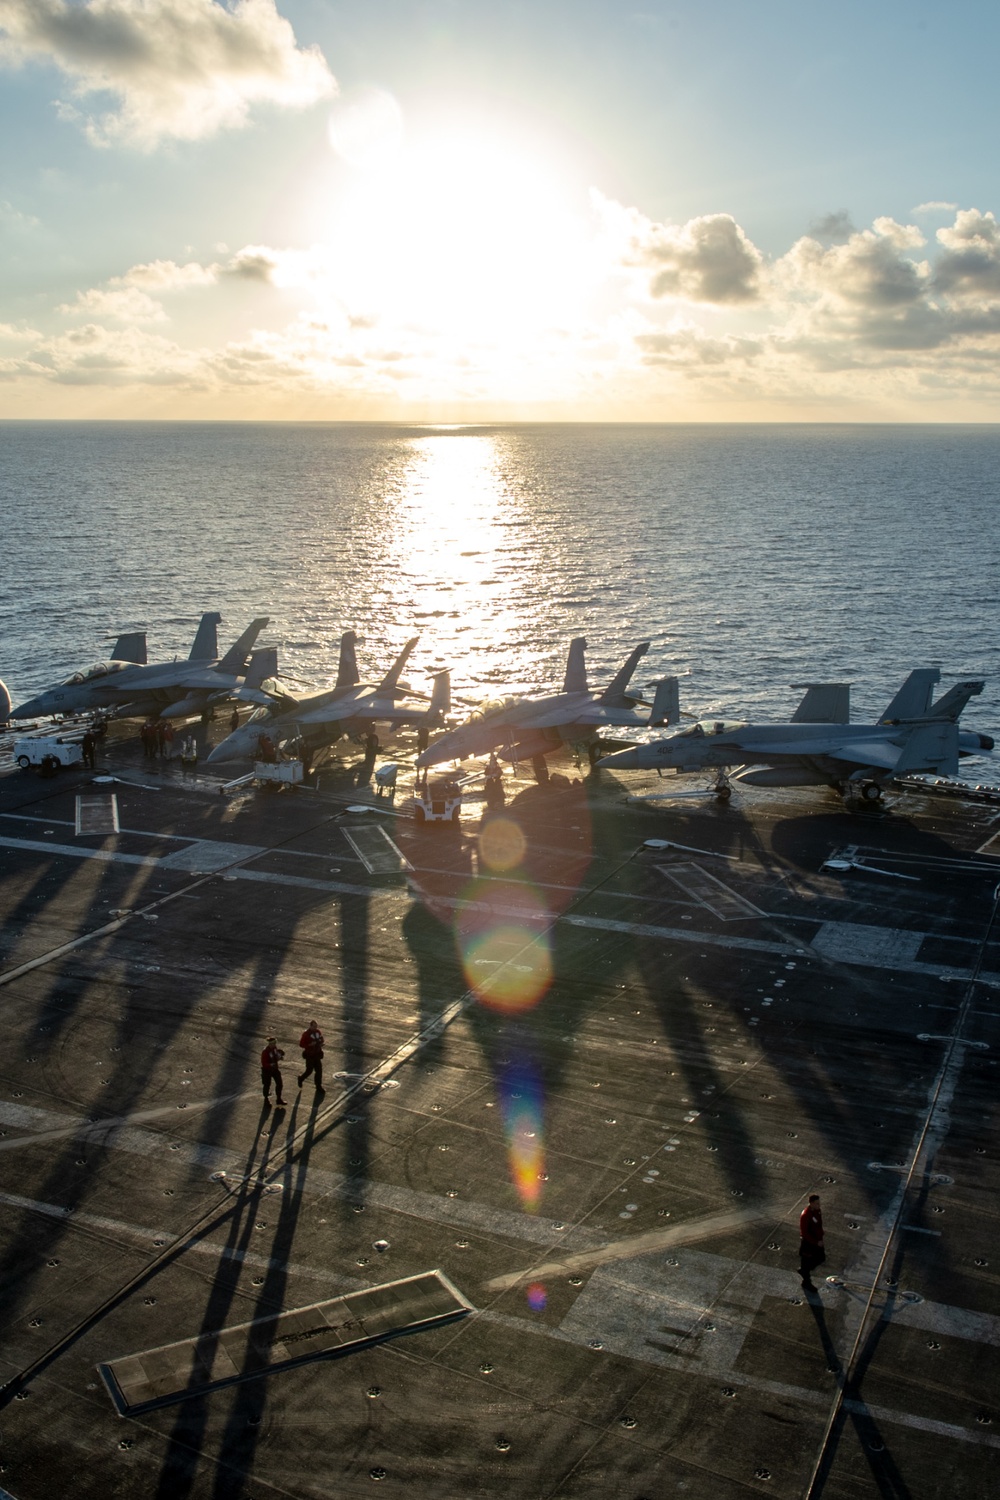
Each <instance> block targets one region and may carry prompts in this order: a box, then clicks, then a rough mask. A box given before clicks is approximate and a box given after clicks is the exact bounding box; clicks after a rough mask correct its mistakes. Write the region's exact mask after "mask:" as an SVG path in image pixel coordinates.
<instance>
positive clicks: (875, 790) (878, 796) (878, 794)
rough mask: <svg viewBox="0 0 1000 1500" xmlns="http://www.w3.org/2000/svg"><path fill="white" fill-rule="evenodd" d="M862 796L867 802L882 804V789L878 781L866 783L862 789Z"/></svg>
mask: <svg viewBox="0 0 1000 1500" xmlns="http://www.w3.org/2000/svg"><path fill="white" fill-rule="evenodd" d="M861 795H862V797H863V798H864V800H865V801H866V802H881V801H882V788H881V787H880V786H879V784H878V782H877V781H866V782H865V784H864V786H863V787H862V788H861Z"/></svg>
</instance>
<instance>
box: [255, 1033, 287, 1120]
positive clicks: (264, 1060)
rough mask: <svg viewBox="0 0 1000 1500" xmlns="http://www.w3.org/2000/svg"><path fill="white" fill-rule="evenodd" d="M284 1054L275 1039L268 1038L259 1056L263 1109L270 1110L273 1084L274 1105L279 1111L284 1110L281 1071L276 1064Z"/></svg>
mask: <svg viewBox="0 0 1000 1500" xmlns="http://www.w3.org/2000/svg"><path fill="white" fill-rule="evenodd" d="M284 1055H285V1054H284V1053H283V1052H282V1050H281V1048H280V1047H279V1046H278V1039H277V1037H273V1036H269V1037H268V1039H267V1046H266V1047H265V1048H264V1050H263V1052H262V1053H261V1054H260V1082H261V1087H262V1088H263V1090H264V1108H265V1109H270V1108H271V1084H272V1083H273V1084H274V1092H275V1101H274V1102H275V1103H276V1104H277V1106H278V1108H279V1109H284V1108H285V1100H284V1090H283V1088H282V1086H281V1069H280V1068H279V1066H278V1064H279V1063H280V1062H281V1059H282V1058H283V1057H284Z"/></svg>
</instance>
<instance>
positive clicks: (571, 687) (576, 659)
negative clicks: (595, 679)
mask: <svg viewBox="0 0 1000 1500" xmlns="http://www.w3.org/2000/svg"><path fill="white" fill-rule="evenodd" d="M586 650H587V638H586V636H583V635H578V636H576V637H574V639H573V640H571V641H570V643H569V655H568V656H567V658H566V676H565V677H564V678H563V688H562V690H563V692H564V693H585V692H586V691H587V658H586V654H585V653H586Z"/></svg>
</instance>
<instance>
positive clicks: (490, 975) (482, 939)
mask: <svg viewBox="0 0 1000 1500" xmlns="http://www.w3.org/2000/svg"><path fill="white" fill-rule="evenodd" d="M547 918H548V911H547V909H546V906H545V902H544V901H543V900H542V897H541V896H540V895H539V893H538V892H537V891H536V890H535V889H534V887H533V886H530V885H528V884H527V883H526V882H524V881H513V880H512V881H502V882H501V881H495V880H491V881H476V882H474V883H473V884H472V886H470V887H469V888H468V889H467V890H466V891H465V892H464V893H463V898H462V902H461V904H460V906H459V909H458V912H457V913H456V918H455V929H456V938H457V941H458V947H459V952H460V953H461V956H462V967H463V969H464V970H465V979H466V983H467V984H468V986H469V988H470V989H471V990H474V991H475V993H476V995H477V996H478V997H479V999H480V1000H481V1001H482V1003H483V1004H484V1005H487V1006H489V1008H490V1009H491V1010H498V1011H501V1012H503V1013H504V1014H505V1015H517V1014H519V1013H520V1012H522V1011H526V1010H531V1009H532V1008H533V1007H534V1006H535V1005H537V1004H538V1002H539V1000H540V999H541V998H542V996H543V995H544V994H545V992H546V990H547V989H548V987H549V985H550V984H551V983H552V949H551V945H550V942H549V937H548V934H547V932H546V931H545V923H546V921H547Z"/></svg>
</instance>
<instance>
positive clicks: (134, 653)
mask: <svg viewBox="0 0 1000 1500" xmlns="http://www.w3.org/2000/svg"><path fill="white" fill-rule="evenodd" d="M111 660H112V661H132V662H135V664H136V666H137V667H144V666H145V665H146V663H147V662H148V660H149V657H148V656H147V655H146V632H145V631H144V630H133V631H131V632H130V633H129V634H128V635H120V636H119V637H118V639H117V640H116V641H115V649H114V650H113V651H112V653H111Z"/></svg>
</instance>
